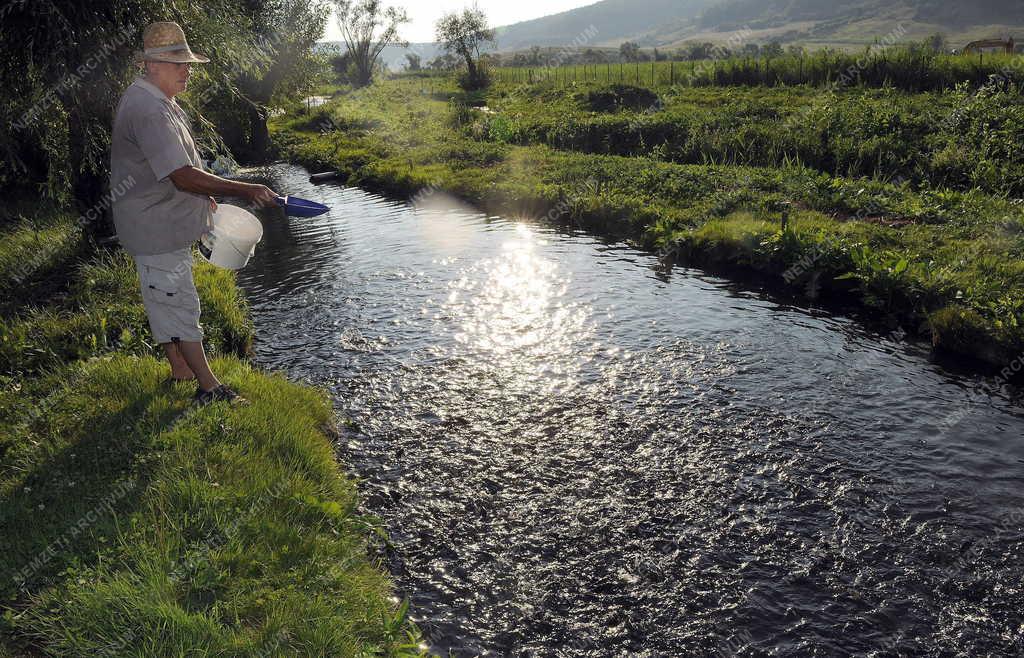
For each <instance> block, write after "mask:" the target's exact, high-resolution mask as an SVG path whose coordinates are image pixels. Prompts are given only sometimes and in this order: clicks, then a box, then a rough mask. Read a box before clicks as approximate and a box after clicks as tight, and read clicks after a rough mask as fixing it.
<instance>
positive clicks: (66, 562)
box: [0, 361, 179, 608]
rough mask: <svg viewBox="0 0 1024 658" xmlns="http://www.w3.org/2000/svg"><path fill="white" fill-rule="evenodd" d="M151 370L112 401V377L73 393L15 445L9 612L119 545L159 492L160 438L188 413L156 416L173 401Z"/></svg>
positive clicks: (4, 511) (2, 545)
mask: <svg viewBox="0 0 1024 658" xmlns="http://www.w3.org/2000/svg"><path fill="white" fill-rule="evenodd" d="M145 363H147V364H149V367H148V368H146V371H143V370H141V369H139V368H136V369H135V372H126V373H123V374H124V375H125V376H126V379H125V381H123V382H121V384H120V388H121V390H119V391H112V392H111V393H112V394H111V396H110V397H109V398H106V399H103V398H102V389H103V388H104V387H105V385H106V384H108V383H109V382H107V381H104V378H103V377H99V378H96V377H92V376H91V375H90V374H89V373H87V374H85V375H83V376H82V378H81V380H79V381H73V382H71V383H70V384H66V385H65V386H64V387H63V388H61V389H59V390H58V391H57V392H56V393H54V396H60V399H57V400H55V401H53V402H50V403H49V405H50V406H49V408H47V409H46V411H44V413H43V414H42V415H41V416H40V417H39V418H37V419H35V420H34V421H33V422H30V423H25V424H23V425H22V426H21V428H20V430H19V434H21V436H20V437H14V441H15V445H14V447H13V448H12V450H11V451H10V452H13V453H14V455H13V456H10V457H9V458H8V459H6V461H7V463H6V464H5V465H4V473H3V475H2V476H0V477H2V479H5V480H7V481H8V482H7V483H6V485H7V486H4V483H3V482H2V480H0V492H2V493H0V554H2V555H3V556H4V560H3V564H2V566H0V606H3V607H15V608H16V607H18V606H17V603H18V601H19V600H22V599H24V598H25V597H26V596H31V595H34V594H36V593H38V592H39V591H41V590H43V589H45V588H47V587H49V586H51V585H53V584H55V583H56V582H58V581H59V580H61V579H63V578H67V577H71V576H72V575H73V571H74V569H75V568H77V567H80V566H88V565H91V564H94V563H95V562H96V561H97V560H98V559H100V558H101V557H102V555H103V553H104V552H105V551H107V550H110V549H112V547H113V546H114V545H115V543H116V538H117V536H118V533H119V531H122V530H123V529H124V527H125V523H126V519H127V517H128V516H129V515H130V514H131V513H132V512H133V510H134V509H135V508H136V504H137V501H138V500H139V497H140V494H141V493H142V492H143V491H144V490H145V489H146V486H147V484H148V482H149V478H150V476H151V469H150V468H149V459H148V457H147V453H149V452H150V449H151V445H152V441H153V437H154V436H155V435H156V433H158V432H159V430H160V428H161V427H163V426H164V425H166V424H168V423H169V422H171V420H172V419H173V417H174V416H175V415H176V414H177V413H178V411H179V410H178V409H176V408H175V407H173V406H171V405H162V406H161V407H158V408H157V409H156V412H155V413H154V409H153V407H154V406H155V405H154V402H155V401H156V400H157V399H158V398H160V397H161V393H163V394H167V393H170V392H171V391H170V390H169V389H168V390H161V388H160V386H161V385H160V384H159V383H158V382H157V381H156V376H157V375H156V368H155V362H154V361H147V362H145ZM140 376H141V377H142V378H140ZM143 378H144V379H143ZM147 379H148V381H147ZM97 389H99V391H97ZM94 392H99V393H100V395H97V394H96V393H94ZM49 399H51V400H52V399H53V398H52V397H51V398H49ZM42 404H47V403H46V402H45V401H44V402H43V403H42ZM118 407H119V408H118ZM18 444H20V445H18ZM23 473H24V475H22V474H23ZM69 568H70V569H69Z"/></svg>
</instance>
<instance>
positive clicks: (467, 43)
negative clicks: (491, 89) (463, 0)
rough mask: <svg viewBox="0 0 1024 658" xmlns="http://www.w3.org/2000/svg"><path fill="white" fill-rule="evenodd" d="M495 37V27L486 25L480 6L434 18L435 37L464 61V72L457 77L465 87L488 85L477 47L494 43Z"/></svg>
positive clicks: (475, 87)
mask: <svg viewBox="0 0 1024 658" xmlns="http://www.w3.org/2000/svg"><path fill="white" fill-rule="evenodd" d="M494 40H495V34H494V30H493V29H491V28H490V27H489V26H488V24H487V16H486V15H485V14H484V12H483V10H481V9H480V8H479V7H475V6H474V7H471V8H466V9H464V10H462V13H449V14H445V15H444V16H442V17H441V19H440V20H438V21H437V41H438V42H439V43H440V44H441V45H442V46H443V47H444V49H445V50H446V51H448V52H449V53H452V54H454V55H457V56H458V57H460V58H461V59H462V61H463V62H465V64H466V76H465V78H463V79H462V80H460V84H461V85H462V86H463V87H464V88H466V89H481V88H483V87H486V86H487V82H488V79H487V73H486V71H485V70H484V68H483V66H482V65H481V62H480V48H481V47H482V46H484V45H485V44H487V43H494Z"/></svg>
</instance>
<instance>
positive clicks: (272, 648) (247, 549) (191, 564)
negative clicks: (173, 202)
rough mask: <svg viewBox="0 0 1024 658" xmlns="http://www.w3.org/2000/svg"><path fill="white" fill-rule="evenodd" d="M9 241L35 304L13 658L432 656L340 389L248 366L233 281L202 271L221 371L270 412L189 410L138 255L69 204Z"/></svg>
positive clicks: (16, 525) (10, 381)
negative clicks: (91, 241) (340, 440)
mask: <svg viewBox="0 0 1024 658" xmlns="http://www.w3.org/2000/svg"><path fill="white" fill-rule="evenodd" d="M43 225H45V227H44V226H43ZM4 230H5V231H7V237H8V238H10V239H8V240H5V241H4V242H3V243H2V246H0V266H2V268H3V270H2V272H0V275H2V281H0V283H2V285H3V286H4V287H5V288H6V289H7V290H17V289H24V290H30V291H32V292H33V294H32V295H25V296H21V297H20V298H19V299H18V302H14V301H10V302H9V307H8V308H6V309H5V311H4V315H3V322H2V324H0V366H2V384H3V388H2V393H0V499H2V503H0V554H2V555H3V556H4V559H3V561H2V567H0V601H2V604H0V606H2V612H3V614H2V616H0V656H8V655H9V656H23V655H40V654H45V655H68V656H72V655H100V656H104V655H106V656H121V655H147V656H148V655H152V656H180V655H193V654H195V655H200V654H201V655H223V656H255V655H259V656H271V655H282V656H283V655H332V656H334V655H339V656H356V655H360V656H363V655H382V656H399V655H417V654H419V653H420V651H419V649H418V647H417V643H418V640H417V635H416V630H415V628H414V627H413V626H412V625H411V624H410V623H409V622H408V620H407V619H406V617H405V613H404V608H403V607H402V606H400V605H398V603H397V602H396V601H395V600H394V599H393V597H392V591H391V584H390V583H389V581H388V579H387V577H386V576H385V574H384V573H383V571H382V570H381V568H380V566H379V565H378V564H377V563H376V560H375V559H374V558H373V557H372V555H373V554H374V553H375V552H376V549H375V544H376V543H377V542H378V541H379V538H378V535H377V533H378V532H379V530H378V526H377V524H376V522H375V520H374V519H371V518H365V517H363V516H361V515H360V514H359V513H358V512H357V510H356V505H357V495H356V491H355V488H354V485H353V482H352V481H351V480H349V479H347V478H345V477H343V476H342V475H341V474H340V472H339V469H338V465H337V464H336V462H335V458H334V453H333V450H332V447H331V438H332V436H334V433H335V430H334V429H333V423H332V418H333V412H332V409H331V406H330V403H329V401H328V399H327V398H326V396H325V394H323V393H322V392H320V391H317V390H314V389H311V388H308V387H304V386H299V385H296V384H293V383H290V382H288V381H286V380H285V379H284V378H283V377H281V376H268V375H266V374H263V373H260V372H259V371H256V370H254V369H252V368H251V367H250V366H248V365H247V364H246V363H245V362H244V360H242V359H240V358H239V355H240V354H241V353H244V352H245V350H246V349H247V346H248V344H249V342H250V340H251V338H252V329H251V326H250V323H249V320H248V318H247V314H246V310H245V305H244V300H243V298H242V297H241V295H240V293H239V291H238V289H237V288H236V287H235V285H234V279H233V275H231V274H230V273H228V272H226V271H223V270H217V269H214V268H212V267H209V266H205V265H204V266H200V267H197V270H196V279H197V286H198V288H199V291H200V296H201V298H202V303H203V307H204V327H205V329H206V332H207V337H208V344H209V348H210V350H211V351H212V352H213V353H215V354H217V355H219V358H217V360H216V361H215V363H214V369H215V370H216V371H217V372H218V373H219V374H220V375H221V377H222V378H223V379H224V380H225V381H227V382H228V383H230V384H231V385H232V386H234V387H237V388H238V389H239V390H241V391H243V392H244V394H245V395H246V396H247V397H248V398H250V399H251V400H252V402H253V404H251V405H249V406H246V407H240V408H229V407H227V406H225V405H213V406H211V407H208V408H205V409H202V410H191V409H190V408H189V401H190V398H191V394H192V392H193V388H192V387H191V386H189V385H175V384H170V383H168V382H166V381H165V380H166V378H167V376H168V374H169V371H168V368H167V366H166V364H165V363H164V362H162V361H160V360H158V359H157V358H154V356H153V354H154V350H153V346H152V344H151V342H152V341H151V337H150V336H149V333H148V328H147V326H146V320H145V315H144V311H143V310H142V306H141V299H140V298H139V294H138V290H137V280H136V279H135V273H134V268H133V266H132V264H131V261H130V259H129V258H128V257H127V256H125V255H124V254H123V253H121V252H109V253H107V252H101V253H97V252H96V250H95V249H93V248H91V247H90V246H89V245H88V244H86V241H85V240H83V239H82V238H81V235H80V233H79V232H77V229H76V224H75V222H74V220H73V219H72V218H71V217H68V216H65V215H61V214H59V213H57V214H55V215H54V216H53V217H49V218H47V219H46V220H45V221H42V220H41V224H40V226H31V225H29V223H27V222H26V221H24V220H19V221H13V222H8V223H7V225H6V228H5V229H4ZM27 232H34V233H33V234H31V235H30V234H29V233H27ZM44 236H49V237H44ZM53 236H57V237H58V238H59V239H54V238H53ZM29 252H32V253H37V254H39V256H38V258H36V257H33V258H32V259H30V260H31V263H30V264H29V265H28V266H26V265H25V263H28V262H29V261H26V260H25V254H26V253H29ZM19 262H21V263H22V264H21V265H18V263H19Z"/></svg>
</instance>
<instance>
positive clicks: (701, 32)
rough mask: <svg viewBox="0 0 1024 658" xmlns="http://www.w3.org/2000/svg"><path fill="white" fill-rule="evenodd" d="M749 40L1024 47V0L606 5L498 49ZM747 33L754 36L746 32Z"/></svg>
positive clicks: (501, 35) (654, 0) (509, 31)
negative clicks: (741, 36)
mask: <svg viewBox="0 0 1024 658" xmlns="http://www.w3.org/2000/svg"><path fill="white" fill-rule="evenodd" d="M741 30H744V33H745V34H747V40H748V41H753V42H758V43H764V42H766V41H769V40H772V39H778V40H780V41H783V42H788V43H802V44H809V45H832V46H840V47H842V46H847V47H855V46H858V45H862V44H870V43H874V42H875V41H876V40H878V41H882V40H883V39H884V38H885V37H886V36H887V35H888V34H890V33H894V32H895V33H897V34H898V35H900V37H901V40H903V41H905V40H910V39H923V38H924V37H926V36H928V35H930V34H934V33H936V32H942V33H944V34H946V35H947V36H948V37H949V39H950V42H951V45H953V46H963V45H964V44H965V43H966V42H968V41H971V40H973V39H981V38H996V37H999V38H1006V37H1009V36H1013V37H1015V38H1017V39H1018V41H1022V42H1024V0H602V2H598V3H596V4H593V5H588V6H586V7H580V8H578V9H573V10H570V11H567V12H563V13H560V14H554V15H552V16H546V17H544V18H538V19H535V20H531V21H525V22H523V23H516V24H514V25H509V26H506V27H502V28H499V29H498V49H499V50H501V51H511V50H521V49H526V48H529V47H530V46H541V47H556V46H569V45H573V43H574V42H577V43H578V42H579V40H580V39H581V35H587V36H586V39H585V41H584V43H582V44H580V45H581V46H583V47H589V46H594V47H596V46H605V47H615V46H618V45H619V44H621V43H622V42H623V41H636V42H638V43H639V44H640V45H641V46H643V47H648V48H649V47H654V46H657V47H662V48H664V47H672V46H678V45H680V44H681V43H683V42H686V41H712V42H725V41H727V40H729V39H730V37H733V36H734V35H736V33H737V32H740V31H741ZM746 30H749V33H747V32H745V31H746Z"/></svg>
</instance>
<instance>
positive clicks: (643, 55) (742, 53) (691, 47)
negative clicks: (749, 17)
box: [427, 34, 950, 69]
mask: <svg viewBox="0 0 1024 658" xmlns="http://www.w3.org/2000/svg"><path fill="white" fill-rule="evenodd" d="M902 47H904V48H906V49H910V50H912V51H916V52H925V53H944V52H949V49H950V46H949V41H948V39H947V38H946V37H945V35H943V34H934V35H932V36H930V37H928V38H927V39H924V40H923V41H920V42H907V43H905V44H902ZM825 50H828V49H825ZM806 54H808V51H807V49H806V48H805V47H804V46H801V45H797V44H783V42H782V41H780V40H771V41H768V42H766V43H761V44H758V43H754V42H748V43H743V44H741V45H738V46H734V47H730V46H728V45H723V44H716V43H713V42H711V41H692V42H686V43H683V44H682V45H681V46H679V47H677V48H672V49H666V48H646V49H645V48H642V47H641V46H640V44H638V43H636V42H634V41H627V42H624V43H623V44H621V45H620V46H619V48H618V49H614V48H593V47H588V48H579V49H575V50H566V49H564V48H541V47H538V46H534V47H532V48H530V49H529V50H521V51H517V52H514V53H501V54H489V55H485V56H484V57H485V60H486V61H487V62H488V63H489V64H490V65H491V66H518V67H530V66H533V67H544V66H563V65H565V66H573V65H581V64H619V63H636V62H667V61H674V62H692V61H700V60H708V59H731V58H736V57H749V58H766V59H773V58H778V57H783V56H790V57H801V56H804V55H806ZM454 65H457V62H455V61H454V60H452V59H449V58H447V57H444V56H442V57H438V58H436V59H434V60H433V61H431V62H429V63H428V64H427V68H434V69H449V68H451V67H452V66H454Z"/></svg>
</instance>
